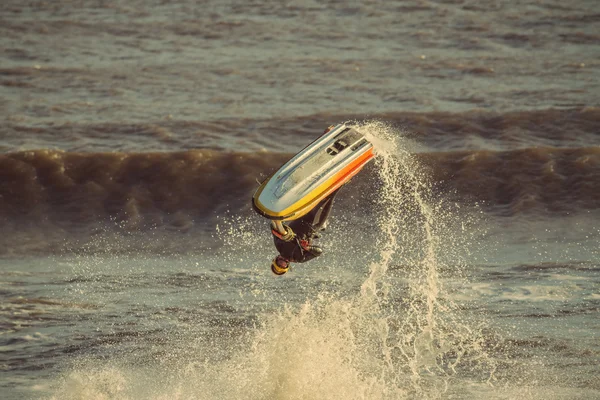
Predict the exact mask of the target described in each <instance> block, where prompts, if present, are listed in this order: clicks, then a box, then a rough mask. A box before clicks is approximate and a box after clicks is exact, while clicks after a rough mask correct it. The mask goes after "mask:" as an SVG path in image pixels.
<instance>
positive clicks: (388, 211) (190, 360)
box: [54, 122, 495, 399]
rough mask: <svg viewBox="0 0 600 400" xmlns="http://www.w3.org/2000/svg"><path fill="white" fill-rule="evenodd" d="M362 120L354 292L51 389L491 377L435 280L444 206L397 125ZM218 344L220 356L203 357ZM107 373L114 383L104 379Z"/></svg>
mask: <svg viewBox="0 0 600 400" xmlns="http://www.w3.org/2000/svg"><path fill="white" fill-rule="evenodd" d="M358 128H359V130H361V131H362V132H365V133H366V134H367V135H368V136H369V138H370V140H372V141H373V143H374V145H375V148H376V153H377V157H376V158H375V164H376V165H375V167H376V170H377V171H378V180H379V182H378V183H377V184H376V186H377V193H376V196H377V199H378V200H377V204H376V205H375V207H374V210H373V221H374V222H375V223H374V226H375V227H376V231H377V232H376V238H377V239H376V245H375V246H374V249H373V254H372V257H371V262H370V264H369V265H368V276H366V278H364V280H363V281H362V282H361V284H360V285H359V286H360V287H359V288H357V290H356V291H355V292H354V293H351V294H334V295H332V294H322V295H320V296H318V297H317V298H316V299H313V300H309V301H305V302H303V304H301V305H299V306H296V307H294V306H293V305H290V306H285V307H283V309H280V310H279V311H277V312H275V313H273V312H269V313H267V314H266V315H263V316H262V317H261V320H260V323H259V324H258V326H257V327H256V328H254V329H250V330H249V331H248V332H247V333H246V334H245V335H242V336H240V337H237V338H235V339H234V340H235V343H232V341H231V339H232V338H231V337H223V338H215V339H214V341H213V342H211V346H212V347H210V348H208V347H207V345H206V342H203V343H200V342H199V341H198V339H197V338H194V337H187V338H184V340H188V350H189V351H188V353H193V356H190V355H189V354H187V355H184V356H183V357H181V358H180V357H173V358H172V359H171V360H169V361H163V362H162V363H161V364H159V365H158V366H157V367H156V368H154V369H153V370H152V371H149V372H147V373H144V374H140V373H138V372H134V371H132V370H131V369H129V368H126V367H118V366H115V365H110V366H107V367H106V369H105V370H101V371H100V372H98V371H97V370H95V369H94V370H92V371H96V372H92V373H91V376H92V378H91V379H90V378H89V376H90V374H85V373H84V372H82V369H78V371H76V373H74V374H73V375H72V376H71V377H70V378H69V379H67V380H66V381H65V384H64V385H63V386H62V387H61V388H60V389H59V391H58V394H57V395H56V397H54V398H57V399H58V398H77V395H76V394H75V395H72V394H73V393H83V392H82V390H85V393H86V397H87V398H92V399H93V398H97V399H112V398H132V399H134V398H135V399H137V398H150V399H162V398H170V399H188V398H203V399H204V398H205V399H216V398H220V399H239V398H248V399H323V398H327V399H338V398H339V399H402V398H423V399H429V398H440V397H442V396H444V394H446V393H454V394H456V393H459V395H462V396H463V397H465V392H468V390H469V389H467V388H468V387H473V386H476V387H479V388H481V387H486V385H491V384H492V382H493V380H494V369H495V365H494V363H493V361H492V360H491V358H490V357H488V355H487V354H486V351H485V348H484V340H483V336H482V334H481V331H482V326H481V325H480V323H478V322H475V321H470V320H469V319H468V318H467V317H465V316H464V315H463V314H461V312H460V309H459V307H458V306H457V305H456V304H454V303H453V302H452V301H451V300H450V299H449V297H448V296H447V294H446V292H445V290H444V287H443V285H442V282H443V278H442V277H441V273H440V271H441V270H442V269H445V270H448V271H449V274H453V273H456V272H457V268H458V267H452V266H450V265H445V264H444V261H443V259H442V257H441V256H440V254H441V253H450V252H455V250H456V249H455V247H456V246H455V243H454V241H453V236H452V234H449V232H450V231H451V229H450V228H448V220H449V219H451V218H452V212H451V211H448V210H447V209H446V208H445V205H444V204H443V203H442V202H441V201H440V200H439V199H435V198H434V196H433V194H432V191H431V188H430V187H429V186H428V179H427V175H426V172H425V171H424V170H423V168H422V167H421V166H420V165H419V164H418V163H417V162H416V161H415V159H414V158H413V156H412V155H411V153H410V152H409V151H408V145H407V144H406V143H407V141H406V139H403V137H402V135H401V134H400V132H398V131H397V130H395V129H393V128H392V127H390V126H387V125H386V124H384V123H381V122H367V123H361V124H359V126H358ZM242 225H243V224H242V223H240V221H237V223H235V224H233V225H232V226H233V227H234V228H235V229H238V228H239V227H240V226H242ZM223 227H224V228H226V227H227V224H223ZM234 228H231V229H229V230H228V232H229V233H228V235H229V236H231V235H235V232H234V230H235V229H234ZM232 229H233V230H232ZM239 235H241V236H240V237H241V238H242V239H244V238H245V239H244V240H249V239H248V238H247V237H246V236H247V235H245V234H244V233H243V232H241V233H239ZM184 336H185V335H184ZM230 347H234V350H231V351H230V352H227V351H223V349H227V348H230ZM214 351H217V352H221V353H227V355H226V357H222V358H220V359H215V358H214V357H212V358H211V356H210V353H211V352H214ZM200 360H204V361H200ZM85 370H86V369H85V368H83V371H85ZM94 376H97V377H98V378H100V379H94V378H93V377H94ZM111 376H112V377H114V379H115V382H116V384H117V385H116V387H117V389H118V391H117V392H114V390H113V391H112V392H111V391H108V390H107V389H106V384H105V383H102V382H104V381H106V379H108V378H107V377H111ZM157 376H161V379H160V380H159V381H160V382H161V384H160V385H159V384H158V383H157V379H156V377H157ZM86 380H87V382H90V383H89V384H88V385H86V384H85V381H86ZM69 382H71V384H69ZM73 382H75V383H76V384H73ZM117 389H115V390H117ZM94 390H96V393H97V395H94V394H93V393H94V392H93V391H94ZM480 390H481V389H480ZM73 391H75V392H73Z"/></svg>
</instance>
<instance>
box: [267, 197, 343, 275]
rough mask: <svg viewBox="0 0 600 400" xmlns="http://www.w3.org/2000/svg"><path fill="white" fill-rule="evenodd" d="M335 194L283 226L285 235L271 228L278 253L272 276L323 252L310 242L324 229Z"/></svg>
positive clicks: (272, 264)
mask: <svg viewBox="0 0 600 400" xmlns="http://www.w3.org/2000/svg"><path fill="white" fill-rule="evenodd" d="M337 192H338V191H337V190H336V191H335V192H333V193H332V194H330V195H329V196H328V197H326V198H325V199H324V200H323V201H321V202H320V203H319V204H318V205H317V206H316V207H315V208H313V209H312V211H310V212H309V213H308V214H306V215H305V216H303V217H301V218H299V219H296V220H293V221H290V222H289V224H287V225H286V224H284V225H283V226H284V228H285V230H286V233H285V234H281V233H280V232H278V231H277V229H275V227H274V226H272V228H273V229H272V230H271V232H272V233H273V240H274V241H275V247H276V248H277V251H279V255H278V256H277V257H275V259H273V262H272V263H271V271H273V273H274V274H276V275H283V274H285V273H286V272H287V271H288V270H289V268H290V262H298V263H303V262H306V261H308V260H312V259H313V258H315V257H318V256H320V255H321V253H322V252H323V250H322V249H321V248H320V247H319V246H315V245H313V244H312V241H313V239H316V238H318V237H319V231H322V230H323V229H325V227H326V225H327V218H328V217H329V214H330V213H331V207H332V206H333V199H334V197H335V195H336V194H337Z"/></svg>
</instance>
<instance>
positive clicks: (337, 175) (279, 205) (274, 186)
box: [252, 124, 374, 221]
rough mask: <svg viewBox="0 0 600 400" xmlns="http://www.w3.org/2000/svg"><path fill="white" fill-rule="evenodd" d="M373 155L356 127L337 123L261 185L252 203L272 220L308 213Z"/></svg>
mask: <svg viewBox="0 0 600 400" xmlns="http://www.w3.org/2000/svg"><path fill="white" fill-rule="evenodd" d="M373 157H374V153H373V144H372V143H371V142H369V141H368V140H367V138H366V137H365V136H364V135H363V134H362V133H360V132H359V131H357V130H356V129H355V128H353V127H350V126H347V125H345V124H339V125H336V126H334V127H333V128H331V129H330V130H328V131H326V132H325V133H324V134H323V135H321V136H320V137H319V138H318V139H316V140H315V141H313V142H312V143H310V144H309V145H308V146H306V147H305V148H304V149H302V150H301V151H300V152H299V153H298V154H296V155H295V156H294V157H292V158H291V159H290V160H289V161H288V162H286V163H285V164H284V165H283V166H282V167H281V168H279V170H278V171H277V172H275V173H274V174H273V175H271V176H270V177H269V178H267V179H266V180H265V181H264V182H262V183H261V184H260V186H259V187H258V189H257V190H256V192H255V193H254V196H252V206H253V208H254V210H255V211H256V212H257V213H259V214H260V215H262V216H264V217H266V218H268V219H270V220H273V221H290V220H294V219H298V218H300V217H302V216H303V215H305V214H307V213H308V212H309V211H310V210H312V209H313V208H314V207H316V206H317V204H319V202H320V201H321V200H323V199H324V198H325V197H327V196H329V195H330V194H331V193H333V192H334V191H336V190H337V189H339V188H340V187H341V186H342V185H344V184H345V183H347V182H348V181H349V180H350V179H352V177H353V176H355V175H356V174H357V173H358V172H359V171H360V170H361V169H362V168H363V167H364V166H365V165H366V164H367V163H368V162H369V160H371V159H372V158H373Z"/></svg>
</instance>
